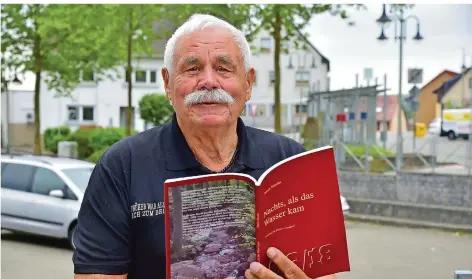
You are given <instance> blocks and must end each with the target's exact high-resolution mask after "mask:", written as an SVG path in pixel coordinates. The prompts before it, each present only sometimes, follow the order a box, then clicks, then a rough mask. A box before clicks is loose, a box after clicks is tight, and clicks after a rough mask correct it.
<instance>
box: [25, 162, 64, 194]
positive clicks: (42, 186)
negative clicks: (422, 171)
mask: <svg viewBox="0 0 472 279" xmlns="http://www.w3.org/2000/svg"><path fill="white" fill-rule="evenodd" d="M65 185H66V184H65V183H64V181H63V180H62V179H61V178H60V177H59V176H58V175H57V174H56V173H54V172H53V171H51V170H48V169H45V168H38V169H37V170H36V173H35V174H34V177H33V187H32V189H31V191H32V192H33V193H36V194H41V195H49V192H50V191H52V190H64V187H65Z"/></svg>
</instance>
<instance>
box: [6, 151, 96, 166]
mask: <svg viewBox="0 0 472 279" xmlns="http://www.w3.org/2000/svg"><path fill="white" fill-rule="evenodd" d="M4 159H7V160H9V159H12V160H15V161H21V162H35V163H39V164H46V165H50V166H54V167H57V168H59V169H66V168H72V167H94V166H95V164H93V163H91V162H88V161H84V160H80V159H74V158H67V157H56V156H48V155H30V154H2V161H4Z"/></svg>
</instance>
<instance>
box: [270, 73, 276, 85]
mask: <svg viewBox="0 0 472 279" xmlns="http://www.w3.org/2000/svg"><path fill="white" fill-rule="evenodd" d="M274 82H275V71H270V72H269V83H270V84H272V83H274Z"/></svg>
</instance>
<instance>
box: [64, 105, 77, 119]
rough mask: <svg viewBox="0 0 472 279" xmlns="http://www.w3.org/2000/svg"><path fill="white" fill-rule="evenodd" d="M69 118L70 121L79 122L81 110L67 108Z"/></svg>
mask: <svg viewBox="0 0 472 279" xmlns="http://www.w3.org/2000/svg"><path fill="white" fill-rule="evenodd" d="M67 115H68V116H67V117H68V119H69V120H70V121H77V120H79V108H78V107H72V106H68V107H67Z"/></svg>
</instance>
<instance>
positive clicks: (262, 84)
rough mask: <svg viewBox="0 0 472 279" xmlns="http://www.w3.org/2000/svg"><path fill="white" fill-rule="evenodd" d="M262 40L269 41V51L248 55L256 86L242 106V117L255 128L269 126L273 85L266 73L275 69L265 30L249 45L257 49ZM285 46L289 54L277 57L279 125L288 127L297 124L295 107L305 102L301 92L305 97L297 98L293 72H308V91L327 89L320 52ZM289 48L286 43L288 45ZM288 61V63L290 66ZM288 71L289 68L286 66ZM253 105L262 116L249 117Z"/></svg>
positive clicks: (325, 67) (271, 43) (325, 65)
mask: <svg viewBox="0 0 472 279" xmlns="http://www.w3.org/2000/svg"><path fill="white" fill-rule="evenodd" d="M263 39H267V40H270V45H271V48H270V51H268V52H258V53H257V52H254V54H253V56H252V66H253V67H254V68H255V70H256V83H255V85H254V89H253V94H252V98H251V100H250V101H249V102H248V106H247V107H246V113H245V115H244V116H243V119H244V120H245V122H247V124H248V125H253V123H255V124H256V126H269V127H265V128H271V127H273V122H274V120H273V109H272V108H273V104H274V86H273V85H272V84H271V82H270V72H271V71H274V70H275V67H274V40H273V39H272V37H271V36H270V34H269V33H268V32H266V31H261V32H260V33H259V34H258V36H257V38H256V39H255V40H254V41H253V43H252V44H253V45H254V46H256V47H258V48H259V47H261V42H262V40H263ZM291 45H292V47H289V49H291V51H290V52H289V54H285V53H284V54H281V56H280V70H281V84H280V94H281V103H282V105H283V106H284V110H283V115H282V122H283V123H282V125H283V126H287V127H289V126H292V125H294V124H295V122H297V121H298V120H297V119H298V118H297V115H296V112H295V105H298V104H299V103H300V102H302V103H305V102H306V96H307V93H304V94H303V96H305V98H302V99H301V98H300V97H301V96H300V94H301V91H302V90H305V92H306V90H307V89H306V88H305V89H302V88H301V87H297V85H296V82H295V81H296V73H297V71H307V72H309V88H310V89H309V90H310V91H324V90H328V65H327V64H325V63H322V56H321V55H320V53H318V52H317V51H315V50H314V49H312V48H308V50H296V49H295V48H294V47H293V44H291ZM289 46H290V44H289ZM313 58H314V59H315V67H314V68H313V67H312V59H313ZM290 59H291V63H290ZM290 64H291V65H292V66H293V67H292V68H289V67H288V66H289V65H290ZM252 104H257V107H258V108H260V107H261V106H265V113H264V115H263V116H258V117H255V118H253V117H252V116H251V109H250V108H251V105H252Z"/></svg>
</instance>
